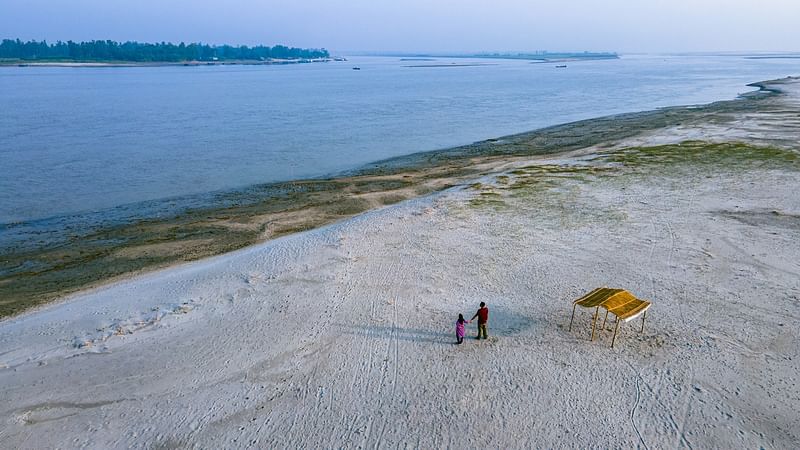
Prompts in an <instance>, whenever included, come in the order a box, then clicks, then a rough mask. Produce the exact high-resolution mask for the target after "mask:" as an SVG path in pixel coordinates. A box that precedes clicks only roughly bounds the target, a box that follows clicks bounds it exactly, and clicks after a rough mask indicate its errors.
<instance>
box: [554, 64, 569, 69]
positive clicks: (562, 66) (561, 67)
mask: <svg viewBox="0 0 800 450" xmlns="http://www.w3.org/2000/svg"><path fill="white" fill-rule="evenodd" d="M566 68H567V65H566V64H564V65H561V66H556V69H566Z"/></svg>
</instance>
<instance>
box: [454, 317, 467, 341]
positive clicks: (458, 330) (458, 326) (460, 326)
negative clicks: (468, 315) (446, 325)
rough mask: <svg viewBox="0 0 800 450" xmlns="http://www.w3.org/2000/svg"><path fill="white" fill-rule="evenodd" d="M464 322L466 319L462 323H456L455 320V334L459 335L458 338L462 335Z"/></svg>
mask: <svg viewBox="0 0 800 450" xmlns="http://www.w3.org/2000/svg"><path fill="white" fill-rule="evenodd" d="M465 323H467V321H466V320H465V321H464V322H462V323H458V321H457V320H456V336H457V337H460V338H463V337H464V324H465Z"/></svg>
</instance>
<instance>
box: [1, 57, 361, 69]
mask: <svg viewBox="0 0 800 450" xmlns="http://www.w3.org/2000/svg"><path fill="white" fill-rule="evenodd" d="M331 61H346V60H345V59H344V58H298V59H275V58H271V59H265V60H254V59H242V60H235V59H234V60H223V61H219V60H216V61H148V62H138V61H71V60H65V61H28V60H21V59H20V60H0V67H3V66H6V67H76V68H78V67H168V66H231V65H243V66H269V65H281V64H304V63H315V62H331Z"/></svg>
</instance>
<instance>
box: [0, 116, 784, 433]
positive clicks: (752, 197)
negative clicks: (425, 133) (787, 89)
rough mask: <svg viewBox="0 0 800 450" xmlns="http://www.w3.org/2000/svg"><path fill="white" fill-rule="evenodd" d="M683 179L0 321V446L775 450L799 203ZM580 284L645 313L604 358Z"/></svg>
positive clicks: (399, 220)
mask: <svg viewBox="0 0 800 450" xmlns="http://www.w3.org/2000/svg"><path fill="white" fill-rule="evenodd" d="M672 132H674V130H671V131H670V133H672ZM651 138H652V136H651ZM665 139H666V138H665ZM563 159H564V158H563V157H561V159H560V161H561V162H563ZM540 161H544V162H548V160H547V159H544V160H540ZM704 170H707V168H706V169H697V170H682V171H677V172H676V173H663V174H661V175H654V176H648V177H634V176H631V177H618V178H602V179H598V180H595V181H591V182H581V181H579V180H576V179H564V180H562V181H560V182H558V183H557V184H556V185H555V186H554V187H552V188H551V189H550V190H549V191H548V195H547V196H546V198H547V200H544V201H531V200H530V199H529V198H528V199H526V198H518V199H514V198H508V199H507V202H508V207H504V208H499V209H495V208H492V207H474V206H471V205H470V203H469V200H470V199H471V198H473V197H474V196H475V195H476V194H475V193H474V192H473V191H471V190H469V189H462V188H455V189H452V190H450V191H447V192H445V193H443V194H439V195H435V196H432V197H428V198H424V199H420V200H414V201H409V202H405V203H402V204H399V205H395V206H393V207H389V208H385V209H382V210H378V211H373V212H370V213H367V214H364V215H361V216H359V217H357V218H355V219H352V220H349V221H347V222H344V223H340V224H337V225H334V226H329V227H326V228H322V229H319V230H315V231H311V232H307V233H302V234H298V235H293V236H289V237H286V238H282V239H278V240H276V241H273V242H270V243H267V244H264V245H260V246H257V247H253V248H249V249H246V250H243V251H239V252H236V253H232V254H228V255H224V256H221V257H216V258H212V259H209V260H205V261H201V262H197V263H192V264H187V265H184V266H181V267H177V268H173V269H169V270H164V271H160V272H157V273H153V274H149V275H145V276H141V277H138V278H135V279H132V280H130V281H127V282H122V283H118V284H115V285H112V286H109V287H106V288H103V289H99V290H96V291H93V292H88V293H84V294H82V295H78V296H75V297H73V298H71V299H69V300H67V301H65V302H63V303H61V304H58V305H53V306H51V307H48V308H46V309H44V310H40V311H36V312H32V313H29V314H26V315H23V316H21V317H18V318H16V319H13V320H6V321H4V322H0V420H1V421H2V422H0V447H2V448H53V447H68V448H72V447H92V448H111V447H198V448H237V447H248V446H250V447H253V448H317V447H325V448H338V447H348V448H397V447H411V448H417V447H418V448H442V447H453V448H458V447H466V448H474V447H482V448H523V447H539V448H554V447H577V448H589V447H592V448H609V447H615V448H631V447H641V448H650V449H655V448H676V447H688V448H758V447H759V446H762V447H764V448H797V447H798V446H800V431H799V430H800V415H798V413H797V411H798V410H800V387H798V384H797V383H798V376H799V375H798V369H800V350H799V348H800V347H798V342H799V340H798V323H799V322H800V258H798V255H800V218H798V215H800V197H798V196H797V194H796V193H797V192H798V191H800V179H798V176H797V172H791V171H783V170H775V169H765V168H753V169H752V170H748V171H746V172H741V171H739V172H737V171H728V170H722V169H720V170H719V171H718V172H715V173H713V177H711V176H710V175H711V174H709V173H708V172H705V171H704ZM493 179H494V178H493V177H488V178H486V179H484V180H483V181H484V182H492V180H493ZM540 200H541V199H540ZM773 211H776V212H777V213H774V212H773ZM601 285H609V286H613V287H624V288H627V289H630V290H631V291H632V292H634V293H635V294H637V295H640V296H642V297H644V298H647V299H650V300H652V301H653V303H654V306H653V307H652V308H651V310H650V311H649V313H648V321H647V325H646V327H645V331H644V333H643V334H639V333H638V329H639V326H640V324H641V322H640V321H633V322H631V323H628V324H624V325H623V326H622V328H621V334H620V336H619V337H618V339H617V344H616V346H615V348H614V349H610V348H609V345H610V340H611V332H609V331H605V332H602V333H601V335H600V337H599V339H595V341H594V342H590V341H589V339H588V337H589V329H590V328H589V327H590V313H589V312H588V311H580V310H579V311H578V313H577V314H576V319H575V325H574V328H573V330H572V332H569V331H568V330H567V325H568V323H569V319H570V312H571V300H572V299H574V298H576V297H578V296H580V295H581V294H583V293H584V292H586V291H588V290H590V289H591V288H594V287H596V286H601ZM480 301H486V302H487V303H488V304H489V307H490V310H491V318H490V323H489V332H490V335H491V338H490V339H489V340H488V341H480V342H478V341H475V340H473V339H468V340H467V341H466V342H465V343H464V344H463V345H461V346H457V345H454V344H453V342H454V340H455V338H454V333H453V332H454V325H453V322H454V320H455V319H456V317H457V314H458V313H464V314H465V315H467V317H470V316H471V315H472V314H473V313H474V311H475V310H476V309H477V304H478V302H480ZM609 327H610V324H609ZM474 330H475V327H474V324H473V325H470V326H469V333H470V334H474Z"/></svg>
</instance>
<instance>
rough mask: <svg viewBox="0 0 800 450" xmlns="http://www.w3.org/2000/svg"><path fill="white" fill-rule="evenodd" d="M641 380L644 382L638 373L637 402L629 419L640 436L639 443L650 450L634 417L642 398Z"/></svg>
mask: <svg viewBox="0 0 800 450" xmlns="http://www.w3.org/2000/svg"><path fill="white" fill-rule="evenodd" d="M641 380H642V376H641V375H639V374H638V373H637V374H636V401H635V402H634V403H633V408H631V413H630V416H629V417H630V420H631V425H633V431H635V432H636V435H637V436H639V441H641V442H642V445H643V446H644V448H645V449H646V450H649V447H648V446H647V443H646V442H645V441H644V438H643V437H642V433H641V432H640V431H639V427H637V426H636V419H635V417H634V416H635V414H636V408H638V407H639V399H640V398H641V396H642V390H641V388H640V386H639V383H640V382H641Z"/></svg>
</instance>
